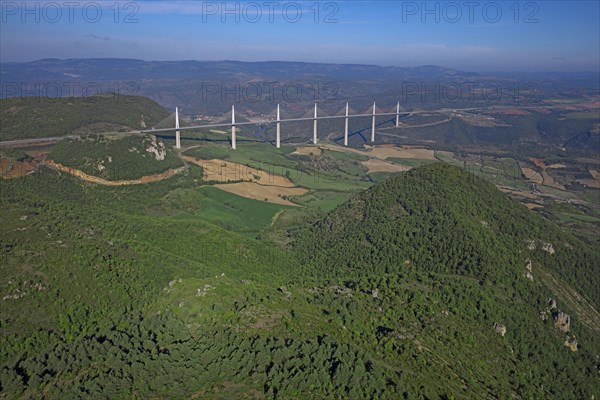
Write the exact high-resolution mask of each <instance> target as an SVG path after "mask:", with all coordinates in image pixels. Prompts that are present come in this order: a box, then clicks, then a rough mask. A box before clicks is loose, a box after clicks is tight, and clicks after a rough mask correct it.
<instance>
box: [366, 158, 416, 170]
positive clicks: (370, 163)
mask: <svg viewBox="0 0 600 400" xmlns="http://www.w3.org/2000/svg"><path fill="white" fill-rule="evenodd" d="M362 165H364V166H365V167H367V168H368V170H369V172H368V173H371V172H404V171H408V170H410V169H411V167H408V166H406V165H400V164H394V163H391V162H387V161H383V160H379V159H377V158H369V159H368V160H367V161H363V162H362Z"/></svg>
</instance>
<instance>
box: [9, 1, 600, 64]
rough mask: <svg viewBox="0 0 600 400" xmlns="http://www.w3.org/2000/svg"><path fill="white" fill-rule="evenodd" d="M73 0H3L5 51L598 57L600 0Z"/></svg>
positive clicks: (396, 60)
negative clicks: (532, 0)
mask: <svg viewBox="0 0 600 400" xmlns="http://www.w3.org/2000/svg"><path fill="white" fill-rule="evenodd" d="M74 1H75V3H76V5H69V4H70V3H68V2H67V1H66V0H56V1H50V0H48V1H41V0H40V1H33V0H19V1H8V0H0V3H1V5H2V8H1V12H2V15H1V19H0V23H1V31H0V33H1V35H0V59H1V61H29V60H36V59H40V58H86V57H119V58H139V59H144V60H190V59H193V60H223V59H229V60H242V61H263V60H284V61H307V62H334V63H363V64H378V65H395V66H418V65H426V64H435V65H441V66H446V67H453V68H459V69H464V70H478V71H504V70H521V71H580V70H587V71H597V70H599V68H600V66H599V64H600V50H599V49H600V39H599V38H600V28H599V24H600V6H599V3H600V2H597V1H569V2H562V1H548V0H544V1H534V2H527V1H520V2H515V1H472V2H467V1H455V2H452V1H431V2H423V1H416V2H413V1H360V0H351V1H319V2H316V1H307V2H304V1H295V2H289V1H271V2H269V1H268V0H267V1H255V2H248V1H240V2H235V1H174V0H171V1H150V0H148V1H139V0H138V1H118V2H116V1H115V0H110V1H85V0H84V1H81V0H80V1H78V0H74ZM115 3H117V4H118V6H119V7H118V8H119V12H118V13H117V12H116V9H115ZM58 6H59V7H60V8H59V7H58ZM317 10H318V12H317Z"/></svg>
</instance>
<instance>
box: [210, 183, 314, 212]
mask: <svg viewBox="0 0 600 400" xmlns="http://www.w3.org/2000/svg"><path fill="white" fill-rule="evenodd" d="M215 187H216V188H219V189H221V190H224V191H226V192H229V193H233V194H236V195H238V196H241V197H246V198H248V199H254V200H261V201H267V202H269V203H275V204H281V205H285V206H295V207H298V204H294V203H292V202H291V201H289V200H287V197H289V196H301V195H303V194H305V193H306V192H308V190H307V189H304V188H296V187H281V186H267V185H260V184H258V183H256V182H238V183H220V184H217V185H215ZM284 196H285V197H284Z"/></svg>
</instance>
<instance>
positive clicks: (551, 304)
mask: <svg viewBox="0 0 600 400" xmlns="http://www.w3.org/2000/svg"><path fill="white" fill-rule="evenodd" d="M548 309H549V310H550V311H552V310H554V309H556V300H554V299H553V298H552V297H548Z"/></svg>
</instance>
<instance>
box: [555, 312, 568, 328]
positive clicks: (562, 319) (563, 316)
mask: <svg viewBox="0 0 600 400" xmlns="http://www.w3.org/2000/svg"><path fill="white" fill-rule="evenodd" d="M554 326H555V327H556V328H557V329H558V330H560V331H561V332H569V329H571V317H570V316H569V314H567V313H565V312H562V311H559V312H557V313H556V314H555V315H554Z"/></svg>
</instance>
